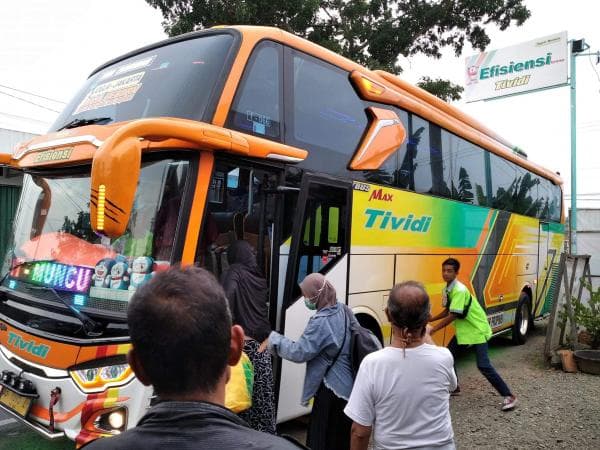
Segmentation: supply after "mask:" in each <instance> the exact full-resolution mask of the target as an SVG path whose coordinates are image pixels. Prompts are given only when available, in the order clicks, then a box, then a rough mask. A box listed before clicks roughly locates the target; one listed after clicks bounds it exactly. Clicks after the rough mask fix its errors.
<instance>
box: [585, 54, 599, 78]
mask: <svg viewBox="0 0 600 450" xmlns="http://www.w3.org/2000/svg"><path fill="white" fill-rule="evenodd" d="M596 57H597V58H599V59H600V52H598V53H596ZM588 61H589V62H590V66H592V70H593V71H594V73H595V74H596V78H598V83H600V74H599V73H598V71H597V70H596V66H595V65H594V63H593V62H592V54H591V53H588ZM596 64H597V63H596Z"/></svg>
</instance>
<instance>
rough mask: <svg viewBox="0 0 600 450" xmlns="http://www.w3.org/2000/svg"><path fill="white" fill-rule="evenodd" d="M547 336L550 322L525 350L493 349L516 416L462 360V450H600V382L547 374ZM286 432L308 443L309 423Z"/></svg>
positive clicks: (456, 406) (456, 415) (499, 345)
mask: <svg viewBox="0 0 600 450" xmlns="http://www.w3.org/2000/svg"><path fill="white" fill-rule="evenodd" d="M545 334H546V324H545V322H536V328H535V330H534V331H533V333H532V335H531V336H530V337H529V340H528V341H527V343H526V344H525V345H522V346H513V345H512V344H511V343H510V341H509V340H508V339H506V338H498V339H494V340H493V341H492V342H491V343H490V359H491V360H492V364H493V365H494V366H495V367H496V369H497V370H498V372H499V373H500V374H501V375H502V377H503V378H504V379H505V381H506V382H507V383H508V384H509V386H510V387H511V389H512V390H513V391H514V393H515V394H516V395H517V396H518V398H519V402H520V403H519V406H518V407H517V409H516V410H515V411H511V412H502V411H500V409H499V408H500V404H501V401H502V399H501V397H499V396H498V395H497V394H496V393H495V391H494V390H493V389H492V387H491V386H490V385H489V384H488V383H487V381H486V380H485V378H483V376H482V375H480V374H479V372H478V370H477V368H476V366H475V358H474V355H472V354H463V355H461V356H460V357H459V359H458V373H459V378H460V385H461V390H462V392H461V395H460V396H458V397H452V398H451V401H450V412H451V414H452V423H453V427H454V433H455V439H456V444H457V448H458V449H477V450H479V449H490V450H491V449H582V450H600V376H593V375H587V374H583V373H578V374H568V373H564V372H562V371H560V370H556V369H552V368H547V367H546V365H545V364H544V360H543V357H542V351H543V346H544V339H545ZM280 428H281V432H284V433H288V434H291V435H292V436H294V437H296V438H297V439H299V440H301V441H302V442H304V439H305V428H306V427H305V424H304V422H303V421H292V422H288V423H286V424H283V425H282V426H281V427H280Z"/></svg>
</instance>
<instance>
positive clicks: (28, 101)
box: [0, 91, 60, 113]
mask: <svg viewBox="0 0 600 450" xmlns="http://www.w3.org/2000/svg"><path fill="white" fill-rule="evenodd" d="M0 94H3V95H7V96H8V97H12V98H16V99H17V100H21V101H22V102H25V103H29V104H31V105H34V106H37V107H38V108H42V109H47V110H48V111H52V112H55V113H60V111H57V110H56V109H52V108H48V107H47V106H44V105H40V104H39V103H35V102H32V101H31V100H26V99H24V98H22V97H19V96H17V95H13V94H9V93H8V92H4V91H0Z"/></svg>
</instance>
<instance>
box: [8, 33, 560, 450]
mask: <svg viewBox="0 0 600 450" xmlns="http://www.w3.org/2000/svg"><path fill="white" fill-rule="evenodd" d="M0 164H1V165H4V166H7V167H10V168H12V169H16V170H21V171H23V172H24V173H25V177H24V184H23V190H22V195H21V200H20V203H19V206H18V208H17V213H16V216H15V220H14V228H13V234H12V236H11V240H10V245H9V249H8V251H7V254H6V255H5V257H4V259H3V263H2V269H1V272H0V389H1V391H0V408H2V409H3V410H5V411H7V412H9V413H10V414H11V415H13V416H14V417H16V418H18V419H19V420H21V421H22V422H23V423H25V424H27V425H29V426H31V427H32V428H33V429H35V430H36V431H38V432H40V433H42V434H43V435H45V436H46V437H49V438H54V437H60V436H67V437H68V438H70V439H73V440H75V441H76V443H77V444H78V445H82V444H84V443H86V442H89V441H90V440H93V439H96V438H98V437H104V436H110V435H114V434H118V433H120V432H122V431H123V430H125V429H127V428H129V427H132V426H134V425H135V424H136V422H137V420H138V419H139V418H140V417H141V415H142V414H143V413H144V411H145V409H146V408H147V407H148V405H149V404H150V403H151V402H152V399H153V395H152V390H151V389H149V388H145V387H144V386H142V385H141V383H139V382H138V381H137V380H136V379H135V376H134V374H133V373H132V371H131V368H130V367H129V366H128V365H127V363H126V358H125V355H126V353H127V352H128V350H129V348H130V343H129V338H128V330H127V323H126V310H127V304H128V301H129V299H130V298H131V296H132V295H133V294H134V293H135V290H136V288H137V287H138V286H140V285H141V284H143V283H144V282H146V281H147V280H148V279H150V278H151V277H152V274H153V273H155V272H157V271H160V270H165V269H166V268H168V267H169V266H170V265H172V264H175V263H181V264H199V265H201V266H203V267H206V268H207V269H208V270H210V271H212V272H213V273H214V274H215V275H216V276H217V277H218V276H220V274H221V273H222V272H223V270H224V269H225V268H226V267H227V258H226V255H227V248H228V246H229V245H230V244H231V243H232V242H233V241H235V240H240V239H244V240H247V241H248V242H250V243H251V244H252V245H253V246H254V248H255V249H256V251H257V261H258V264H259V267H261V268H262V269H263V270H264V274H265V277H266V278H267V280H268V283H269V319H270V322H271V325H272V327H273V329H275V330H278V331H280V332H282V333H284V334H286V335H287V336H289V337H291V338H296V337H298V336H299V335H300V333H301V332H302V330H303V328H304V327H305V325H306V323H307V321H308V319H309V317H310V312H309V311H308V310H307V309H306V308H304V307H303V301H302V299H301V294H300V292H299V290H298V286H297V283H298V281H299V280H301V279H302V278H303V277H304V276H305V275H306V274H308V273H311V272H315V271H320V272H322V273H324V274H325V275H326V276H327V278H328V279H329V280H330V281H331V282H332V283H333V285H334V286H335V288H336V290H337V293H338V296H339V299H340V300H341V301H344V302H346V303H347V304H349V305H350V306H351V307H352V309H353V310H354V312H355V314H356V316H357V318H358V319H359V321H360V322H361V323H362V324H363V325H364V326H366V327H368V328H369V329H371V330H372V331H373V332H374V333H375V334H376V335H377V336H378V337H379V339H380V340H381V341H382V342H384V343H388V342H389V340H390V333H391V330H390V325H389V323H388V322H387V321H386V319H385V315H384V311H383V310H384V305H385V303H386V300H387V295H388V294H389V291H390V289H391V288H392V286H393V285H394V284H395V283H396V282H398V281H401V280H406V279H417V280H420V281H422V282H423V283H424V284H425V286H426V288H427V290H428V291H429V293H430V295H431V298H432V301H433V304H434V312H436V310H437V311H439V310H441V308H442V306H441V291H442V287H443V281H442V279H441V275H440V264H441V262H442V261H443V260H444V259H445V258H447V257H448V256H455V257H458V258H459V259H460V260H461V263H462V267H463V270H462V272H461V281H463V282H464V283H465V284H466V285H467V286H469V287H470V288H471V289H472V290H473V291H474V292H476V294H477V297H478V298H479V299H480V301H481V302H482V304H483V305H484V307H485V308H486V310H487V314H488V318H489V321H490V323H491V325H492V328H493V330H494V332H495V333H504V332H511V333H512V335H513V339H514V340H515V341H516V342H517V343H522V342H524V340H525V338H526V335H527V332H528V330H529V329H530V327H531V325H532V323H533V319H534V318H535V317H537V316H539V315H541V314H543V313H544V310H545V308H547V307H548V302H546V298H549V297H550V295H549V293H551V290H552V286H553V281H554V276H555V274H556V266H557V262H558V257H557V255H558V253H559V252H560V248H561V243H562V241H563V237H564V227H563V223H564V217H563V210H562V191H561V180H560V178H559V177H558V176H557V175H556V174H554V173H552V172H550V171H548V170H546V169H544V168H542V167H540V166H538V165H536V164H534V163H532V162H529V161H527V160H526V159H524V158H522V157H521V156H520V155H518V154H516V153H515V152H513V151H512V149H511V147H510V145H509V144H508V143H507V142H506V141H505V140H503V139H502V138H501V137H499V136H497V135H496V134H494V133H493V132H492V131H490V130H488V129H487V128H485V127H484V126H483V125H481V124H479V123H478V122H476V121H475V120H473V119H472V118H470V117H468V116H466V115H465V114H463V113H461V112H460V111H459V110H457V109H456V108H454V107H452V106H450V105H448V104H446V103H444V102H443V101H441V100H439V99H437V98H435V97H433V96H431V95H429V94H428V93H426V92H424V91H422V90H420V89H418V88H416V87H414V86H411V85H409V84H407V83H405V82H403V81H402V80H401V79H399V78H397V77H395V76H393V75H391V74H389V73H385V72H381V71H370V70H368V69H366V68H364V67H361V66H359V65H358V64H355V63H353V62H352V61H349V60H347V59H345V58H343V57H341V56H339V55H336V54H334V53H332V52H330V51H328V50H326V49H324V48H321V47H319V46H317V45H315V44H313V43H310V42H308V41H306V40H303V39H301V38H298V37H295V36H293V35H291V34H288V33H286V32H284V31H281V30H278V29H274V28H261V27H241V26H240V27H218V28H213V29H209V30H204V31H200V32H194V33H190V34H186V35H182V36H178V37H175V38H172V39H169V40H166V41H163V42H159V43H157V44H154V45H150V46H147V47H144V48H141V49H138V50H135V51H133V52H131V53H128V54H126V55H123V56H121V57H119V58H116V59H114V60H112V61H110V62H108V63H106V64H104V65H102V66H100V67H99V68H98V69H96V70H95V71H94V72H93V73H92V74H91V75H90V77H89V78H88V80H87V81H86V82H85V84H84V85H83V86H82V87H81V89H80V90H79V91H78V92H77V93H76V94H75V96H74V97H73V99H72V100H71V102H70V103H69V104H68V105H67V106H66V108H65V109H64V111H63V112H62V113H61V114H60V116H59V117H58V118H57V120H56V122H55V123H54V124H53V126H52V128H51V130H50V132H49V133H48V134H46V135H44V136H40V137H36V138H34V139H32V140H30V141H28V142H24V143H22V144H20V145H19V146H17V147H16V148H15V149H14V150H12V151H8V150H7V151H6V152H5V153H0ZM434 338H435V339H436V341H437V342H438V343H440V344H442V345H447V344H448V343H450V342H451V340H452V339H453V331H452V329H451V328H450V329H447V330H446V331H442V332H440V333H438V334H436V335H435V336H434ZM304 370H305V369H304V365H298V364H294V363H290V362H287V361H283V362H282V361H276V362H275V376H276V384H277V386H276V387H277V390H276V392H278V420H279V421H283V420H287V419H290V418H292V417H296V416H299V415H301V414H304V413H306V412H308V409H306V408H303V407H301V406H300V401H299V400H300V390H301V387H302V378H303V375H304Z"/></svg>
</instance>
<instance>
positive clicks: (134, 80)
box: [51, 34, 234, 131]
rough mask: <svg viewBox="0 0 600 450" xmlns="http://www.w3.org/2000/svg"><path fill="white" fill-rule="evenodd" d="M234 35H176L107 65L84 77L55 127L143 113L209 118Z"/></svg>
mask: <svg viewBox="0 0 600 450" xmlns="http://www.w3.org/2000/svg"><path fill="white" fill-rule="evenodd" d="M233 39H234V38H233V36H232V35H230V34H215V35H208V36H202V37H198V38H194V39H188V40H185V41H178V42H175V43H172V44H169V45H165V46H162V47H157V48H154V49H152V50H148V51H146V52H143V53H139V54H137V55H135V56H132V57H130V58H127V59H125V60H122V61H119V62H117V63H115V64H113V65H110V66H108V67H105V68H104V69H102V70H100V71H99V72H97V73H95V74H93V75H92V76H91V77H90V78H89V79H88V80H87V81H86V83H85V84H84V85H83V87H82V88H81V89H80V90H79V92H78V93H77V94H76V95H75V97H74V98H73V99H72V100H71V102H70V103H69V104H68V105H67V107H66V108H65V109H64V110H63V112H62V113H61V114H60V116H59V117H58V118H57V119H56V121H55V122H54V124H53V126H52V127H51V131H57V130H60V129H62V128H73V127H76V126H81V125H88V124H92V123H98V124H106V123H110V122H121V121H126V120H133V119H139V118H144V117H179V118H184V119H193V120H201V121H207V120H209V119H210V118H208V117H206V116H207V115H208V114H209V113H210V109H211V108H210V105H211V100H212V99H213V97H215V95H213V94H216V93H215V92H214V91H215V90H216V86H217V85H218V84H219V82H220V81H222V80H223V79H224V74H223V71H224V70H225V62H226V61H227V56H228V54H229V51H230V49H231V47H232V43H233Z"/></svg>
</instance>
